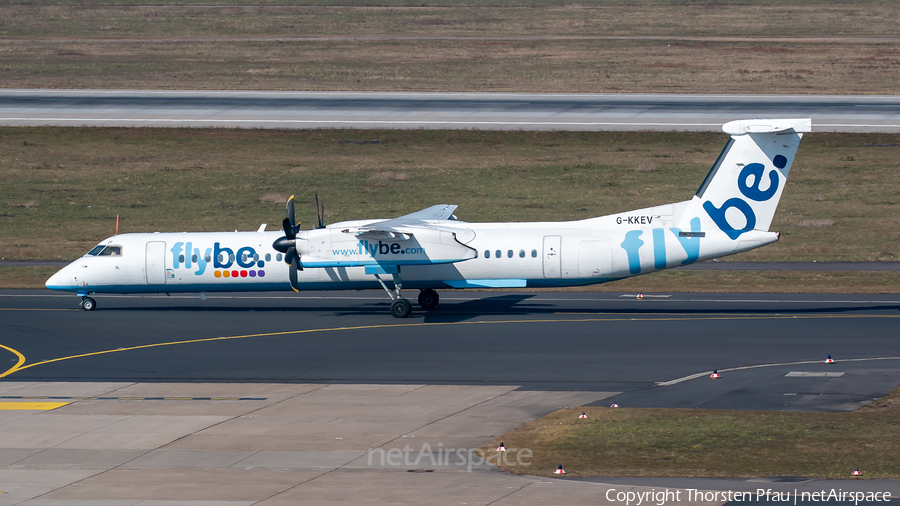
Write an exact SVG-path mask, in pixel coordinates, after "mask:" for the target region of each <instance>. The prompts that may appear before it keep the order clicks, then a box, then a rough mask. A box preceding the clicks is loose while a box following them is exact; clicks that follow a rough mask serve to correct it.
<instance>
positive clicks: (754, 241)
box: [47, 201, 778, 295]
mask: <svg viewBox="0 0 900 506" xmlns="http://www.w3.org/2000/svg"><path fill="white" fill-rule="evenodd" d="M691 204H692V202H691V201H687V202H681V203H678V204H669V205H664V206H659V207H654V208H648V209H642V210H637V211H629V212H626V213H621V214H615V215H610V216H604V217H600V218H592V219H588V220H580V221H566V222H532V223H467V222H463V221H448V220H443V221H440V223H439V229H440V230H441V231H443V236H439V233H438V232H435V236H434V237H435V239H434V241H436V242H434V243H429V245H428V247H427V248H423V247H420V246H421V245H420V244H419V243H418V242H417V240H418V239H417V238H412V239H411V238H409V237H406V238H404V237H389V236H385V237H383V238H375V239H373V238H371V237H366V238H364V237H360V236H356V235H354V234H352V233H347V227H348V226H351V227H352V226H358V225H360V224H365V223H371V222H377V221H378V220H366V221H364V222H345V223H337V224H334V225H330V226H329V227H328V228H326V229H319V230H310V231H301V232H299V233H298V234H297V235H298V240H297V244H298V251H299V252H300V263H301V265H302V267H303V270H302V271H300V272H299V273H298V285H299V286H300V287H301V289H307V290H332V289H333V290H342V289H374V288H379V287H380V285H379V283H378V281H377V279H376V278H375V276H374V275H373V271H372V268H373V267H374V268H377V267H378V266H379V265H382V264H385V265H391V266H394V265H399V270H400V272H399V274H400V276H401V277H402V281H403V287H404V288H412V289H425V288H432V289H439V288H486V287H493V288H511V287H563V286H576V285H588V284H597V283H603V282H607V281H612V280H616V279H622V278H626V277H630V276H635V275H638V274H645V273H648V272H653V271H657V270H661V269H665V268H670V267H677V266H680V265H685V264H689V263H693V262H697V261H702V260H707V259H710V258H714V257H720V256H724V255H729V254H733V253H737V252H740V251H746V250H749V249H753V248H756V247H759V246H763V245H765V244H769V243H771V242H774V241H776V240H778V234H776V233H774V232H764V231H757V230H753V231H748V232H747V233H745V234H743V236H742V237H741V238H740V239H741V240H739V241H735V240H732V239H730V238H729V237H728V236H727V235H726V234H725V233H723V232H722V231H721V230H717V229H713V230H709V229H707V230H705V231H700V227H699V221H698V222H697V226H696V227H694V226H693V223H692V226H691V230H681V229H679V228H676V227H675V226H674V224H675V223H679V222H680V219H681V217H682V215H683V213H684V211H685V209H687V208H688V207H689V206H690V205H691ZM448 229H449V230H452V233H447V232H446V231H447V230H448ZM283 235H284V234H283V232H282V231H271V232H203V233H153V234H123V235H117V236H113V237H111V238H109V239H107V240H105V241H103V242H102V243H101V245H112V246H119V248H118V250H117V251H116V253H118V254H112V255H110V254H100V255H94V256H91V255H86V256H84V257H81V258H79V259H78V260H76V261H74V262H72V263H71V264H70V265H68V266H66V267H65V268H63V269H62V270H60V271H59V272H58V273H57V274H55V275H54V276H53V277H52V278H50V279H49V280H48V281H47V287H48V288H51V289H54V290H64V291H71V292H77V293H79V294H82V295H85V294H90V293H175V292H216V291H229V292H232V291H285V290H288V291H289V290H291V287H290V283H289V279H288V275H289V274H288V269H289V267H288V265H287V264H285V263H284V261H282V256H281V254H280V253H278V252H277V251H276V250H275V249H274V248H273V246H272V244H273V243H274V242H275V241H276V239H278V238H279V237H282V236H283ZM419 235H420V236H421V235H423V234H419ZM435 245H437V246H435ZM367 269H368V272H367Z"/></svg>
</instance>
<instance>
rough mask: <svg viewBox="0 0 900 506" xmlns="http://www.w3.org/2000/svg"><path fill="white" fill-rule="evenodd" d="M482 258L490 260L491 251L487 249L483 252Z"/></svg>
mask: <svg viewBox="0 0 900 506" xmlns="http://www.w3.org/2000/svg"><path fill="white" fill-rule="evenodd" d="M484 258H491V250H489V249H486V250H484Z"/></svg>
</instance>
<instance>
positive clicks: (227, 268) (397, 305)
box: [46, 119, 812, 318]
mask: <svg viewBox="0 0 900 506" xmlns="http://www.w3.org/2000/svg"><path fill="white" fill-rule="evenodd" d="M722 129H723V131H724V132H725V133H727V134H730V136H731V137H730V138H729V140H728V142H727V144H726V146H725V148H724V149H723V150H722V153H721V154H720V155H719V157H718V159H717V160H716V161H715V163H714V164H713V166H712V169H711V170H710V171H709V174H708V175H707V176H706V179H704V181H703V183H702V184H701V185H700V189H699V190H698V191H697V193H696V194H695V195H694V196H693V197H692V198H691V199H690V200H687V201H683V202H677V203H672V204H664V205H660V206H656V207H649V208H645V209H637V210H634V211H627V212H621V213H616V214H611V215H608V216H601V217H597V218H590V219H583V220H577V221H562V222H531V223H526V222H521V223H520V222H512V223H467V222H465V221H461V220H458V219H457V218H456V216H455V215H454V214H453V213H454V211H455V210H456V208H457V206H455V205H445V204H441V205H435V206H431V207H429V208H426V209H423V210H421V211H417V212H414V213H412V214H407V215H404V216H400V217H398V218H393V219H368V220H355V221H343V222H340V223H334V224H330V225H328V226H325V225H324V223H322V218H321V214H319V204H318V201H317V202H316V211H317V214H319V218H318V223H317V224H316V226H315V227H314V228H312V229H310V230H299V226H298V225H297V224H296V221H295V217H294V200H293V197H291V198H290V199H288V201H287V205H286V210H285V211H286V212H285V214H286V217H285V218H284V220H283V222H282V230H281V231H277V232H275V231H271V232H270V231H266V230H265V228H266V225H265V224H263V225H262V226H260V228H259V230H257V231H255V232H203V233H158V232H157V233H139V234H121V235H115V236H113V237H110V238H108V239H106V240H104V241H102V242H101V243H100V244H98V245H97V246H96V247H94V248H93V249H91V250H90V251H89V252H88V253H87V254H86V255H85V256H83V257H81V258H79V259H78V260H76V261H74V262H72V263H71V264H69V265H68V266H66V267H64V268H63V269H61V270H60V271H59V272H57V273H56V274H54V275H53V276H52V277H51V278H50V279H48V280H47V282H46V286H47V288H49V289H51V290H61V291H66V292H74V293H76V294H77V295H78V296H80V297H81V298H82V300H81V303H80V306H81V308H82V309H84V310H85V311H93V310H94V309H96V307H97V303H96V301H95V300H94V299H93V298H91V297H90V295H92V294H102V293H176V292H178V293H180V292H192V293H195V292H200V293H201V294H203V293H204V292H243V291H285V290H291V289H293V291H295V292H300V291H304V290H365V289H378V288H379V287H380V288H382V289H383V290H384V291H385V292H387V294H388V296H389V297H390V299H391V305H390V312H391V314H392V315H393V316H394V317H397V318H405V317H407V316H409V315H410V313H411V311H412V304H411V303H410V302H409V301H408V300H407V299H405V298H404V297H403V295H402V294H401V290H402V289H403V288H407V289H418V290H419V294H418V305H419V306H420V307H421V308H422V309H423V310H429V309H433V308H435V307H436V306H437V305H438V302H439V295H438V293H437V290H438V289H463V288H531V287H542V288H545V287H554V288H556V287H569V286H582V285H592V284H598V283H606V282H609V281H614V280H619V279H623V278H628V277H631V276H637V275H640V274H647V273H650V272H655V271H659V270H663V269H669V268H673V267H678V266H682V265H687V264H691V263H694V262H700V261H703V260H708V259H711V258H718V257H722V256H726V255H732V254H735V253H740V252H743V251H748V250H751V249H755V248H759V247H761V246H765V245H767V244H771V243H774V242H776V241H778V239H779V233H778V232H771V231H769V226H770V225H771V223H772V218H773V216H774V214H775V209H776V206H777V205H778V201H779V199H780V198H781V194H782V191H783V190H784V184H785V181H786V180H787V177H788V173H789V171H790V168H791V165H792V163H793V161H794V155H795V154H796V152H797V148H798V146H799V144H800V139H801V138H802V136H803V133H806V132H810V131H811V130H812V121H811V120H810V119H753V120H738V121H731V122H729V123H726V124H725V125H724V126H723V127H722ZM388 276H389V277H390V280H389V281H386V279H387V277H388Z"/></svg>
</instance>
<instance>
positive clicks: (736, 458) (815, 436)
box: [483, 388, 900, 478]
mask: <svg viewBox="0 0 900 506" xmlns="http://www.w3.org/2000/svg"><path fill="white" fill-rule="evenodd" d="M898 397H900V388H898V389H896V390H894V391H893V392H892V393H891V394H890V395H889V396H887V397H886V398H884V399H881V400H879V401H878V402H876V403H875V405H873V407H871V408H864V409H862V410H860V411H858V412H855V413H786V412H765V411H723V410H704V409H645V408H634V409H632V408H620V409H609V408H603V407H588V408H570V409H564V410H561V411H557V412H555V413H551V414H550V415H547V416H545V417H543V418H540V419H538V420H535V421H533V422H529V423H526V424H525V425H523V426H521V427H519V428H517V429H515V430H514V431H512V432H510V433H507V434H504V435H503V436H501V437H499V438H497V439H496V440H495V441H494V442H492V443H491V444H488V445H485V446H484V447H483V449H484V450H485V451H486V453H487V454H488V455H489V456H491V457H493V455H494V454H495V452H494V450H496V447H497V445H498V444H499V442H500V441H503V442H504V443H505V444H506V447H507V448H508V449H509V452H508V453H509V455H507V459H506V460H507V461H508V462H515V461H516V455H517V449H520V448H529V449H531V450H532V451H533V452H534V457H533V459H531V462H532V463H533V464H532V465H531V466H528V467H521V466H519V467H516V466H513V467H509V466H502V467H504V468H505V469H506V470H508V471H510V472H513V473H527V474H536V475H541V476H552V474H553V470H554V469H556V466H557V465H558V464H559V463H565V469H566V471H567V473H568V476H576V477H578V476H698V477H746V478H749V477H761V476H821V477H824V478H847V477H848V476H849V474H850V471H852V470H853V469H854V468H856V467H859V468H860V469H862V470H863V471H864V473H865V476H866V477H867V478H898V477H900V401H898ZM582 411H584V412H586V413H587V415H588V418H587V419H579V418H578V415H579V414H580V413H581V412H582ZM493 461H497V459H496V457H494V458H493Z"/></svg>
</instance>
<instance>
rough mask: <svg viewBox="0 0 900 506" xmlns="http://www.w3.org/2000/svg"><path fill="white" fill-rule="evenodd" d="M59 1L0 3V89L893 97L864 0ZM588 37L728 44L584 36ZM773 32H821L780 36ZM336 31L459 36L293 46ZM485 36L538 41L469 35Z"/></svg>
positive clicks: (889, 49)
mask: <svg viewBox="0 0 900 506" xmlns="http://www.w3.org/2000/svg"><path fill="white" fill-rule="evenodd" d="M61 3H62V4H64V5H14V6H0V37H5V39H3V40H0V59H2V67H0V75H2V76H3V79H2V81H0V86H2V87H9V88H13V87H17V88H154V89H272V90H401V91H407V90H416V91H531V92H676V93H698V92H702V93H722V92H729V93H838V94H844V93H859V94H870V93H876V94H893V93H895V92H896V89H895V85H896V75H897V72H898V69H900V50H898V49H897V47H896V44H895V43H888V42H879V41H875V40H869V41H868V42H866V41H864V40H863V41H860V40H856V41H854V42H851V43H848V42H847V41H846V40H843V39H839V37H842V36H848V35H852V36H854V37H863V38H865V37H882V36H886V37H894V36H895V35H896V29H895V27H896V26H897V25H898V23H900V15H898V12H900V11H898V10H897V9H896V8H895V6H894V5H892V4H890V3H886V2H877V1H870V2H854V3H852V4H848V3H842V2H826V1H821V2H779V3H778V4H769V5H763V4H756V3H749V4H745V3H739V2H717V3H714V4H709V3H706V2H669V1H663V0H656V1H650V2H640V3H638V4H634V5H631V4H627V3H626V4H607V3H603V4H599V5H574V4H572V5H566V4H558V3H556V2H537V1H535V2H523V3H521V4H513V5H509V4H506V3H503V7H498V6H495V5H492V3H493V2H491V1H473V2H466V3H462V2H449V1H448V2H446V3H443V4H440V3H437V4H435V3H432V4H428V5H426V6H424V7H423V6H419V5H416V6H411V7H406V6H403V5H400V6H393V7H383V6H384V5H390V4H391V3H392V2H391V1H388V2H379V5H382V7H379V6H358V7H351V8H342V9H323V8H318V7H311V6H307V7H297V6H290V7H288V6H284V7H278V6H269V7H265V8H262V7H247V8H227V9H193V8H188V7H161V8H134V7H127V6H106V7H104V6H93V7H86V6H81V5H67V4H68V3H69V2H61ZM260 3H262V4H266V3H268V2H260ZM340 3H341V4H342V5H343V4H344V2H340ZM360 3H362V4H365V3H366V2H360ZM396 3H398V4H405V2H403V1H400V0H398V1H397V2H396ZM497 3H500V2H499V1H498V2H497ZM598 34H601V35H603V36H626V37H632V36H637V37H642V36H652V37H657V36H659V37H668V36H671V37H724V38H725V39H724V40H709V39H707V40H682V39H678V38H672V39H670V40H665V39H664V40H597V39H591V37H594V36H597V35H598ZM784 34H790V36H791V37H801V36H806V37H825V38H829V39H828V40H822V41H817V42H787V41H784V40H780V39H777V37H782V36H783V35H784ZM348 35H352V36H375V37H385V36H388V37H390V36H395V37H396V36H400V37H403V36H429V37H430V36H448V37H462V39H448V40H423V39H418V40H412V39H402V38H395V39H385V38H381V39H377V38H376V39H375V40H350V39H343V40H320V41H316V40H308V41H300V40H292V39H291V38H296V37H317V36H338V37H342V36H348ZM485 35H490V36H501V37H502V36H511V37H517V36H523V35H524V36H529V37H534V36H538V37H550V38H551V39H544V40H538V39H535V40H521V39H520V40H477V39H472V37H479V36H485ZM279 37H284V38H283V39H278V38H279ZM747 37H751V38H752V37H756V39H749V40H745V38H747ZM768 37H774V39H767V38H768ZM834 37H838V38H834ZM35 38H38V39H40V38H44V40H42V41H35V40H33V39H35ZM204 38H207V39H214V40H204ZM49 39H53V40H49ZM248 39H257V40H248ZM276 39H277V40H276Z"/></svg>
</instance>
